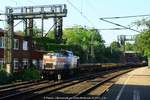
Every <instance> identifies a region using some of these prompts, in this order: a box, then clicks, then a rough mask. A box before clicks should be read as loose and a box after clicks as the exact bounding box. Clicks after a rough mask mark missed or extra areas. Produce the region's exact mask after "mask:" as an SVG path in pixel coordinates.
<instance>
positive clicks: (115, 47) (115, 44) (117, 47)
mask: <svg viewBox="0 0 150 100" xmlns="http://www.w3.org/2000/svg"><path fill="white" fill-rule="evenodd" d="M110 47H111V49H112V50H116V51H120V48H121V45H120V43H119V42H117V41H113V42H112V43H111V44H110Z"/></svg>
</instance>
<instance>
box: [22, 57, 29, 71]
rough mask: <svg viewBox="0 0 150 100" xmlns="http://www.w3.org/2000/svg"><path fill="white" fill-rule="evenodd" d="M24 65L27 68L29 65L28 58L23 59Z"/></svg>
mask: <svg viewBox="0 0 150 100" xmlns="http://www.w3.org/2000/svg"><path fill="white" fill-rule="evenodd" d="M23 67H24V68H25V69H26V68H27V67H28V59H25V58H24V59H23Z"/></svg>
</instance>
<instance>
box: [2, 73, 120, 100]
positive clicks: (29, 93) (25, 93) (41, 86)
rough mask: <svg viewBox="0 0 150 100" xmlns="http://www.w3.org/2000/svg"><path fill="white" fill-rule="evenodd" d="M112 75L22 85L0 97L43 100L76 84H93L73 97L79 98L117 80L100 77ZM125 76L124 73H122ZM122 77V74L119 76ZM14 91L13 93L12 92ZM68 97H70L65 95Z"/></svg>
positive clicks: (9, 99) (94, 75)
mask: <svg viewBox="0 0 150 100" xmlns="http://www.w3.org/2000/svg"><path fill="white" fill-rule="evenodd" d="M108 73H112V71H109V72H108V71H107V72H101V73H97V74H92V75H87V76H84V77H79V78H74V79H69V80H65V81H59V82H48V83H47V82H46V81H45V82H43V83H42V82H41V83H40V82H37V83H35V84H34V85H33V83H31V84H32V85H31V86H30V85H29V84H26V85H28V86H22V87H21V85H20V87H21V88H19V86H18V88H17V87H12V88H15V89H12V90H11V89H8V91H7V90H6V91H5V89H3V92H4V94H1V95H0V100H12V99H13V100H20V99H21V100H28V99H35V100H37V99H41V98H39V97H43V96H45V95H47V94H55V93H56V91H59V90H62V89H64V88H68V87H70V86H74V85H76V84H82V83H85V82H86V83H90V82H91V83H92V84H93V85H91V86H90V87H89V88H86V89H84V90H82V91H81V92H79V94H76V95H74V96H72V97H79V96H81V95H84V94H86V93H88V92H89V91H91V90H93V89H94V88H96V87H97V86H99V85H101V84H102V83H105V82H106V81H107V80H110V79H112V78H115V77H117V76H113V77H111V78H106V77H98V76H101V75H104V74H108ZM122 74H123V73H122ZM119 75H120V74H119ZM96 79H97V81H98V80H99V81H100V83H99V82H98V83H94V82H92V81H94V80H96ZM12 91H13V92H12ZM65 96H68V95H65Z"/></svg>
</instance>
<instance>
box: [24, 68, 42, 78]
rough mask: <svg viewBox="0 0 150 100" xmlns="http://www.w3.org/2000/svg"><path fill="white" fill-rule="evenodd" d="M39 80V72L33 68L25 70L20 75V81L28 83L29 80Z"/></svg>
mask: <svg viewBox="0 0 150 100" xmlns="http://www.w3.org/2000/svg"><path fill="white" fill-rule="evenodd" d="M39 79H40V71H39V70H37V69H36V68H34V67H31V68H29V69H26V70H25V71H24V72H23V73H22V80H23V81H29V80H39Z"/></svg>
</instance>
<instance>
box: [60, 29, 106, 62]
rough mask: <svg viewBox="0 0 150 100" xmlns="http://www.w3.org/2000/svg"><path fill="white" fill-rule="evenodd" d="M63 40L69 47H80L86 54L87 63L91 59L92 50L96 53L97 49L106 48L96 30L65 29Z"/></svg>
mask: <svg viewBox="0 0 150 100" xmlns="http://www.w3.org/2000/svg"><path fill="white" fill-rule="evenodd" d="M63 39H64V40H65V43H66V44H67V45H79V46H80V47H81V48H82V50H83V51H84V53H85V54H86V55H85V56H86V57H85V59H86V61H89V57H91V51H92V49H91V48H93V51H95V49H96V48H98V47H102V46H104V41H103V40H102V37H101V35H100V33H99V32H98V31H97V30H96V29H86V28H84V27H82V26H74V27H72V28H68V29H65V30H64V35H63ZM94 55H96V54H95V53H94ZM94 58H95V57H94Z"/></svg>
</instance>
